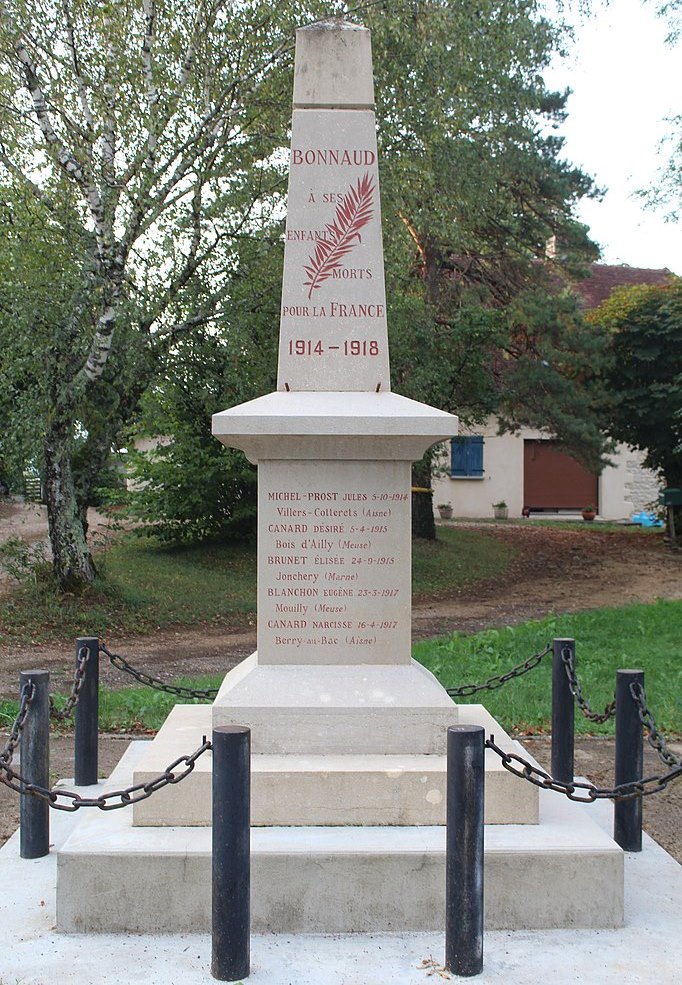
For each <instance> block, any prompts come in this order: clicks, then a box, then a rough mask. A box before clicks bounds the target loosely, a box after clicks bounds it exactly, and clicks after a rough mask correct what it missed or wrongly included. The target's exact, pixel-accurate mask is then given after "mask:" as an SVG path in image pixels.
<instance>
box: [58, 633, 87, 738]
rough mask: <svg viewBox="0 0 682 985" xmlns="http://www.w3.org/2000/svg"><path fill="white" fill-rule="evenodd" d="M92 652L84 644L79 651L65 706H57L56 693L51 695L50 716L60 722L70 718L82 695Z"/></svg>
mask: <svg viewBox="0 0 682 985" xmlns="http://www.w3.org/2000/svg"><path fill="white" fill-rule="evenodd" d="M89 656H90V653H89V651H88V648H87V646H82V647H81V648H80V650H79V651H78V661H77V663H76V670H75V673H74V675H73V684H72V685H71V694H70V695H69V697H68V698H67V700H66V704H65V705H64V707H63V708H57V706H56V705H55V703H54V695H52V694H51V695H50V718H55V719H56V720H57V721H59V722H63V721H66V719H67V718H70V717H71V715H72V713H73V709H74V708H75V707H76V705H77V704H78V696H79V695H80V691H81V687H82V686H83V678H84V677H85V670H86V667H87V663H88V658H89Z"/></svg>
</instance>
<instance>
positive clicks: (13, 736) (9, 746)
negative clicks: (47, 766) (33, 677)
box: [0, 681, 36, 769]
mask: <svg viewBox="0 0 682 985" xmlns="http://www.w3.org/2000/svg"><path fill="white" fill-rule="evenodd" d="M35 692H36V686H35V684H34V683H33V682H32V681H28V682H27V683H26V684H24V686H23V687H22V689H21V696H20V698H19V711H18V712H17V717H16V718H15V719H14V722H13V723H12V728H11V729H10V732H9V738H8V739H7V742H6V743H5V748H4V749H3V750H2V752H1V753H0V769H3V768H5V767H9V765H10V764H11V762H12V759H13V757H14V750H15V749H16V748H17V746H18V745H19V743H20V742H21V732H22V730H23V728H24V725H25V723H26V719H27V718H28V713H29V711H30V710H31V702H32V701H33V695H34V694H35Z"/></svg>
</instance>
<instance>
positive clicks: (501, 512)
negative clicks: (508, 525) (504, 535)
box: [493, 506, 509, 520]
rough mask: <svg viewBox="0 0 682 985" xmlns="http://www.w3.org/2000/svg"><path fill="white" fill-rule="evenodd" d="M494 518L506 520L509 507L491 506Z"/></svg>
mask: <svg viewBox="0 0 682 985" xmlns="http://www.w3.org/2000/svg"><path fill="white" fill-rule="evenodd" d="M493 510H494V513H495V519H496V520H506V519H508V517H509V507H508V506H494V507H493Z"/></svg>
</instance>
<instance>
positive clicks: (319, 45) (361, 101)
mask: <svg viewBox="0 0 682 985" xmlns="http://www.w3.org/2000/svg"><path fill="white" fill-rule="evenodd" d="M339 106H344V107H346V108H347V109H374V79H373V77H372V41H371V35H370V32H369V31H368V30H367V28H365V27H360V26H359V25H358V24H351V23H349V22H348V21H343V20H339V19H337V18H334V17H330V18H329V19H328V20H324V21H318V22H317V23H315V24H310V25H309V26H308V27H302V28H299V30H298V31H297V32H296V67H295V69H294V107H295V108H296V109H308V108H311V109H312V108H316V109H323V108H325V107H327V108H335V107H339Z"/></svg>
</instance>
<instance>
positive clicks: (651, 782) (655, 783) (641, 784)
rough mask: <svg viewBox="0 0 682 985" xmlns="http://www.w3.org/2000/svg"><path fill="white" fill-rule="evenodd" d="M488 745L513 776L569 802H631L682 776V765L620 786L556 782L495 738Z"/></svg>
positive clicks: (657, 791) (658, 791)
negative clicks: (550, 791)
mask: <svg viewBox="0 0 682 985" xmlns="http://www.w3.org/2000/svg"><path fill="white" fill-rule="evenodd" d="M485 744H486V747H487V748H488V749H492V751H493V752H494V753H496V754H497V755H498V756H499V757H500V759H501V760H502V765H503V766H504V768H505V769H506V770H509V772H510V773H513V774H514V775H515V776H519V777H521V779H523V780H528V782H529V783H533V784H535V786H536V787H542V789H543V790H553V791H554V792H555V793H561V794H564V796H566V797H568V799H569V800H575V801H577V802H578V803H582V804H592V803H594V801H595V800H631V799H632V798H633V797H649V796H651V794H654V793H660V792H661V791H662V790H665V788H666V787H667V786H668V784H669V783H670V782H671V781H672V780H677V779H679V777H680V776H682V764H678V765H677V766H675V767H674V769H671V770H670V771H669V772H668V773H665V774H663V775H662V776H647V777H646V778H643V779H641V780H632V781H630V782H629V783H621V784H619V785H618V786H617V787H597V786H595V784H594V783H587V782H582V781H580V780H574V781H573V782H572V783H564V782H563V781H561V780H555V779H554V778H553V777H552V776H550V774H549V773H545V771H544V770H542V769H540V767H539V766H535V764H534V763H531V762H529V761H528V760H527V759H524V758H523V757H522V756H519V755H518V754H517V753H515V752H505V751H504V749H500V747H499V746H497V745H496V744H495V737H494V736H493V735H491V736H490V738H489V739H487V740H486V743H485ZM513 763H518V764H519V766H518V767H517V766H514V765H513ZM580 791H584V794H583V795H581V794H580Z"/></svg>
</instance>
